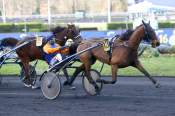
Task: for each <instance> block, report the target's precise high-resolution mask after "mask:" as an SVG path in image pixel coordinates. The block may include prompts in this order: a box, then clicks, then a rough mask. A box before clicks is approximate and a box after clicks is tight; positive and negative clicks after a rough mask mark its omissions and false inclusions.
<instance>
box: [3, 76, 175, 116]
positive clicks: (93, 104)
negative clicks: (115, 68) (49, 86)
mask: <svg viewBox="0 0 175 116" xmlns="http://www.w3.org/2000/svg"><path fill="white" fill-rule="evenodd" d="M156 79H157V80H158V81H159V82H160V83H161V85H162V87H161V88H158V89H157V88H155V87H154V86H153V85H152V83H151V82H150V81H149V80H148V79H147V78H142V77H140V78H139V77H138V78H135V77H119V79H118V83H117V84H115V85H105V86H104V87H103V90H102V92H101V95H99V96H89V95H87V94H86V93H85V91H84V89H83V87H82V84H81V78H79V79H77V80H76V82H75V86H76V87H77V89H76V90H69V89H68V88H67V87H63V88H62V93H61V96H59V97H58V98H57V99H56V100H47V99H46V98H44V97H43V95H42V93H41V90H40V89H37V90H32V89H31V88H26V87H24V86H23V85H22V83H21V82H20V81H19V79H18V78H15V77H14V78H5V79H4V80H3V84H2V85H0V116H175V78H156Z"/></svg>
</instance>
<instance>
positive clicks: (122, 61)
mask: <svg viewBox="0 0 175 116" xmlns="http://www.w3.org/2000/svg"><path fill="white" fill-rule="evenodd" d="M142 40H146V41H148V42H150V44H151V45H152V47H153V48H155V47H157V46H159V45H160V42H159V39H158V38H157V36H156V33H155V31H154V30H153V28H152V27H151V26H150V24H149V23H145V22H144V21H142V24H141V25H140V26H138V27H137V28H136V29H135V30H134V31H133V32H132V34H131V36H130V37H129V39H128V40H127V41H124V42H122V44H121V43H120V44H119V43H118V41H117V39H116V40H114V41H113V43H112V45H111V46H110V47H111V52H110V54H108V53H107V52H105V51H104V49H103V47H102V46H101V47H98V48H94V49H92V50H89V51H87V52H84V53H82V54H81V55H80V56H79V58H80V61H81V62H82V63H83V64H82V65H81V66H80V68H79V69H78V70H77V71H75V73H74V75H73V76H76V75H77V73H78V72H80V71H82V70H84V71H85V75H86V77H87V79H88V81H89V82H90V83H91V84H92V85H93V86H94V88H95V90H96V92H99V87H98V86H97V82H100V83H104V84H115V83H116V81H117V71H118V69H119V68H125V67H128V66H132V67H135V68H137V69H138V70H139V71H141V72H142V73H143V74H144V75H145V76H146V77H148V78H149V79H150V80H151V81H152V83H153V84H154V85H155V87H159V86H160V84H159V83H158V82H157V81H156V80H155V79H154V78H153V77H151V76H150V74H149V73H148V72H147V71H146V70H145V68H144V67H143V66H142V64H141V62H140V61H139V59H138V51H137V50H138V47H139V44H140V43H141V41H142ZM97 43H99V42H98V41H97V42H94V41H93V42H90V41H89V42H84V43H81V44H79V45H78V47H77V52H80V51H82V50H84V49H86V48H88V47H91V46H93V45H97ZM96 60H99V61H101V62H103V63H106V64H108V65H110V66H111V71H112V80H111V81H108V80H104V79H98V80H96V81H94V80H93V79H92V77H91V74H90V69H91V65H92V64H94V63H95V61H96ZM73 80H74V78H72V79H71V80H69V82H66V83H65V84H71V83H72V82H73Z"/></svg>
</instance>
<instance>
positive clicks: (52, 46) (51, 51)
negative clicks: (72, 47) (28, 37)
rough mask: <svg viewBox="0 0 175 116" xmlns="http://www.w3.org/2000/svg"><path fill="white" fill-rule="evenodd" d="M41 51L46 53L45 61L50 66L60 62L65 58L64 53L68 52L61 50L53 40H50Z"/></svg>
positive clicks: (65, 49) (66, 49)
mask: <svg viewBox="0 0 175 116" xmlns="http://www.w3.org/2000/svg"><path fill="white" fill-rule="evenodd" d="M43 51H44V52H45V53H46V55H45V60H46V61H47V63H48V64H49V65H50V66H52V65H54V64H55V63H57V62H60V61H61V60H62V59H63V58H64V57H65V56H64V55H63V54H64V53H66V52H68V51H69V49H68V48H64V49H62V47H61V46H60V45H59V44H57V43H56V42H55V38H52V39H51V40H49V41H48V42H47V44H46V45H45V46H44V47H43Z"/></svg>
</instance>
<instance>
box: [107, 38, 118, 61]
mask: <svg viewBox="0 0 175 116" xmlns="http://www.w3.org/2000/svg"><path fill="white" fill-rule="evenodd" d="M119 37H120V35H115V36H114V37H112V38H111V40H110V41H109V47H110V48H109V61H111V58H112V48H113V46H114V41H115V40H116V39H117V38H119Z"/></svg>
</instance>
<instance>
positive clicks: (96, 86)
mask: <svg viewBox="0 0 175 116" xmlns="http://www.w3.org/2000/svg"><path fill="white" fill-rule="evenodd" d="M90 71H91V64H90V62H86V63H85V76H86V78H87V79H88V81H89V83H91V84H92V85H93V86H94V88H95V91H96V92H97V94H99V92H100V90H99V87H98V85H97V83H96V82H95V81H94V80H93V79H92V76H91V73H90Z"/></svg>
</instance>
